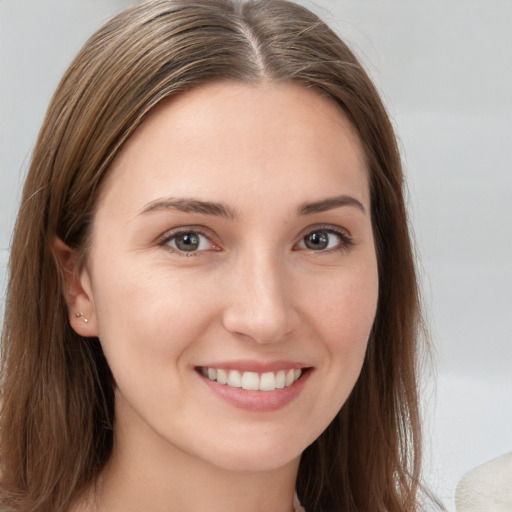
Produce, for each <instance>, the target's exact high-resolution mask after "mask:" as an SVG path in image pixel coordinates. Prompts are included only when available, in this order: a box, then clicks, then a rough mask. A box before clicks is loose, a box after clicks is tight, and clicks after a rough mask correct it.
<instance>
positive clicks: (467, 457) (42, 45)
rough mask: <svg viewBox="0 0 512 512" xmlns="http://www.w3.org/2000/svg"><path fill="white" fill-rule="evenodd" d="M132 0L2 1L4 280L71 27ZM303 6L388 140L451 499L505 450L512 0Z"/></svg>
mask: <svg viewBox="0 0 512 512" xmlns="http://www.w3.org/2000/svg"><path fill="white" fill-rule="evenodd" d="M130 3H131V2H130V1H126V0H124V1H123V0H108V1H107V0H84V1H78V0H76V1H75V0H73V1H70V0H60V1H59V0H0V286H1V289H2V291H3V290H4V285H3V283H4V281H5V267H6V263H7V254H8V248H9V239H10V233H11V230H12V225H13V222H14V218H15V212H16V207H17V204H18V198H19V194H20V189H21V180H22V177H23V175H24V173H25V171H26V169H27V166H28V162H29V159H30V153H31V150H32V148H33V145H34V142H35V138H36V135H37V131H38V129H39V126H40V124H41V122H42V119H43V115H44V112H45V109H46V106H47V104H48V101H49V99H50V97H51V94H52V92H53V90H54V88H55V87H56V85H57V83H58V81H59V79H60V77H61V75H62V73H63V72H64V70H65V68H66V67H67V65H68V64H69V62H70V60H71V58H72V56H73V55H74V54H75V53H76V52H77V51H78V49H79V48H80V46H81V45H82V44H83V42H84V41H85V39H86V38H87V37H88V36H89V35H90V34H91V33H92V32H93V31H94V30H95V29H96V28H97V27H98V26H99V25H100V24H101V23H102V22H103V21H105V20H106V19H107V18H108V17H110V16H111V15H112V14H114V13H116V12H117V11H118V10H120V9H121V8H122V7H123V6H127V5H129V4H130ZM304 3H306V2H304ZM306 5H308V6H309V7H312V8H313V9H314V10H316V11H317V12H320V13H321V14H322V15H323V17H324V18H326V19H327V21H328V22H330V23H331V24H333V25H334V26H335V27H336V28H337V29H338V31H339V32H340V34H342V37H344V38H345V39H346V40H347V41H348V42H349V43H350V44H351V46H352V47H353V48H354V49H355V51H356V53H357V54H358V55H359V56H360V58H361V59H362V60H363V62H364V63H365V64H366V66H367V68H368V69H369V71H370V73H371V75H372V76H373V78H374V80H375V81H376V83H377V85H378V87H379V89H380V90H381V92H382V95H383V97H384V100H385V102H386V104H387V106H388V109H389V112H390V114H391V117H392V119H393V121H394V124H395V126H396V128H397V131H398V134H399V137H400V140H401V146H402V153H403V157H404V162H405V168H406V172H407V175H408V180H409V188H410V211H411V216H412V219H413V224H414V230H415V232H416V238H417V246H418V251H419V253H420V258H421V265H422V269H423V270H422V276H423V281H424V292H425V303H426V310H427V313H428V319H429V324H430V326H431V330H432V338H433V340H434V343H435V346H436V351H437V355H436V368H435V369H432V368H431V369H427V371H426V372H425V391H426V393H425V398H424V409H425V425H426V453H427V467H426V472H425V476H426V479H427V481H428V483H429V484H430V486H431V487H432V488H433V490H434V491H435V492H437V493H438V495H439V496H440V497H441V498H442V499H443V500H444V501H445V503H446V505H447V507H448V509H449V510H454V505H453V494H454V488H455V485H456V482H457V481H458V479H459V478H460V477H461V476H462V474H463V473H464V472H465V471H467V470H468V469H470V468H472V467H474V466H476V465H478V464H480V463H483V462H484V461H486V460H489V459H491V458H494V457H496V456H498V455H500V454H502V453H505V452H508V451H511V450H512V372H511V367H512V1H499V0H480V1H475V0H460V1H457V0H444V1H440V0H423V1H421V0H409V1H405V0H395V1H392V0H323V1H322V0H318V1H317V2H316V5H313V4H312V3H306ZM2 295H3V294H2ZM436 381H437V386H435V382H436Z"/></svg>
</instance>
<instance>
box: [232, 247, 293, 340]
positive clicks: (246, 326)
mask: <svg viewBox="0 0 512 512" xmlns="http://www.w3.org/2000/svg"><path fill="white" fill-rule="evenodd" d="M286 274H287V271H286V266H285V264H284V262H283V261H280V260H279V257H278V254H277V252H276V251H272V250H270V249H268V248H267V249H260V250H252V251H251V250H248V251H245V252H244V254H241V255H240V257H239V258H238V261H237V263H236V265H235V269H234V272H233V275H232V277H233V279H230V280H229V287H230V293H229V297H230V300H229V304H228V305H227V307H226V310H225V312H224V325H225V327H226V329H228V330H229V331H230V332H233V333H236V334H238V335H244V336H248V337H250V338H252V339H254V340H255V341H257V342H259V343H272V342H275V341H279V340H280V339H282V338H283V337H284V336H285V335H286V334H287V333H288V332H289V331H290V330H291V328H292V323H293V305H292V302H291V300H290V298H291V295H290V289H289V280H288V279H287V275H286Z"/></svg>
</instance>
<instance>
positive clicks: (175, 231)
mask: <svg viewBox="0 0 512 512" xmlns="http://www.w3.org/2000/svg"><path fill="white" fill-rule="evenodd" d="M185 233H197V234H198V235H201V236H204V237H205V238H207V239H208V240H209V241H210V243H211V244H212V246H213V248H211V249H208V250H201V251H190V252H189V253H187V252H186V251H180V250H179V249H175V248H174V247H170V246H169V245H168V243H169V241H170V240H172V239H173V238H174V237H176V236H178V235H180V234H185ZM215 238H216V236H215V235H214V234H213V232H212V231H211V230H210V229H208V228H206V227H205V226H198V225H192V226H179V227H176V228H172V229H170V230H168V231H166V232H165V233H164V234H163V235H161V236H159V237H158V239H157V241H156V244H157V245H159V246H162V247H163V246H167V248H168V250H169V252H172V253H173V254H178V255H179V256H187V257H190V256H199V255H200V254H202V253H204V252H209V251H220V250H222V249H221V247H220V244H219V243H218V242H216V240H215Z"/></svg>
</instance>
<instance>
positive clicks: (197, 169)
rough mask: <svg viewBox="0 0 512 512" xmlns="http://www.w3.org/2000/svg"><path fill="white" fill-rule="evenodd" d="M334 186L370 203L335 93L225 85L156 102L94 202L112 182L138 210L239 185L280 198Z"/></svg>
mask: <svg viewBox="0 0 512 512" xmlns="http://www.w3.org/2000/svg"><path fill="white" fill-rule="evenodd" d="M337 185H339V187H341V188H347V187H348V188H349V189H354V190H352V192H354V193H358V194H360V195H361V194H362V195H364V196H365V197H362V198H361V199H362V200H368V197H367V196H368V190H367V189H368V185H367V171H366V164H365V158H364V152H363V149H362V145H361V144H360V141H359V139H358V136H357V134H356V132H355V130H354V129H353V127H352V125H351V123H350V122H349V121H348V119H347V118H346V116H345V115H344V113H343V111H342V110H341V108H340V107H339V106H338V105H336V104H335V102H334V101H333V100H331V99H330V98H327V97H325V96H322V95H320V94H319V93H318V92H316V91H313V90H311V89H306V88H305V87H302V86H299V85H296V84H291V83H284V84H275V83H263V84H261V85H258V86H252V85H248V84H242V83H237V82H227V83H226V82H223V83H212V84H208V85H205V86H201V87H197V88H196V89H193V90H191V91H189V92H187V93H185V94H182V95H180V96H178V97H175V98H172V99H170V100H167V101H165V102H164V103H162V104H161V105H159V106H158V107H157V108H156V109H155V110H154V111H153V112H152V113H151V114H150V115H149V116H148V117H147V119H146V120H145V121H144V123H143V124H142V125H141V126H140V127H139V128H138V129H137V130H136V131H135V133H134V134H133V135H132V137H131V138H130V139H129V140H128V141H127V143H126V144H125V146H124V147H123V149H122V151H121V152H120V154H119V155H118V156H117V158H116V159H115V161H114V163H113V165H112V167H111V169H110V171H109V175H108V176H107V179H106V182H105V183H104V186H103V190H102V194H101V196H100V203H99V204H100V205H101V203H102V201H104V200H105V198H106V197H107V196H108V194H109V192H111V191H112V190H113V189H115V190H116V191H117V192H118V194H119V193H120V192H121V191H123V192H129V195H130V196H131V198H132V199H133V200H134V201H136V202H137V201H138V202H139V205H138V206H139V207H142V206H143V203H144V201H146V202H147V201H150V200H154V199H155V196H158V195H159V194H160V195H162V194H172V195H177V196H205V195H206V196H208V195H212V196H216V195H219V194H221V195H226V194H228V192H229V191H230V190H231V189H233V187H238V188H239V189H243V190H240V193H239V194H238V201H239V202H242V201H243V195H244V193H245V192H248V191H251V192H255V191H259V192H260V196H261V198H263V199H264V198H265V197H266V198H268V199H269V200H270V199H272V198H274V199H275V198H276V197H278V196H279V194H281V197H282V200H283V201H284V200H285V199H286V198H287V197H290V198H291V197H295V195H297V194H298V195H300V194H302V195H304V193H305V192H308V193H309V195H310V196H315V195H318V196H319V197H320V196H329V195H331V196H332V195H333V191H332V188H333V187H336V186H337ZM244 191H245V192H244ZM294 191H295V192H294ZM276 192H277V195H276ZM340 192H343V193H345V192H347V191H346V190H343V191H340ZM135 196H138V198H136V197H135ZM313 198H314V197H313ZM206 199H212V200H215V199H217V197H206ZM297 199H298V200H299V198H297ZM300 199H301V200H304V199H308V198H300Z"/></svg>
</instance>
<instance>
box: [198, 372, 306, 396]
mask: <svg viewBox="0 0 512 512" xmlns="http://www.w3.org/2000/svg"><path fill="white" fill-rule="evenodd" d="M200 371H201V374H202V375H204V376H205V377H207V378H208V379H210V380H216V381H217V382H218V383H219V384H226V385H228V386H230V387H232V388H242V389H246V390H250V391H257V390H259V391H275V390H276V389H283V388H285V387H288V386H291V385H292V384H293V383H294V382H295V381H296V380H298V378H299V377H300V376H301V375H302V370H294V369H289V370H279V371H277V372H265V373H261V374H260V373H256V372H239V371H238V370H223V369H222V368H218V369H217V368H204V367H203V368H201V370H200Z"/></svg>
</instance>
